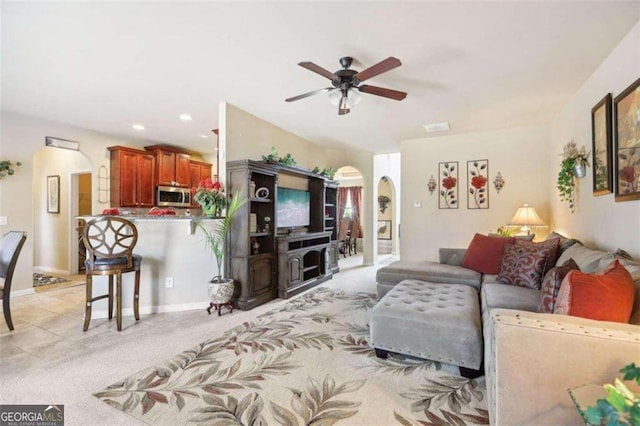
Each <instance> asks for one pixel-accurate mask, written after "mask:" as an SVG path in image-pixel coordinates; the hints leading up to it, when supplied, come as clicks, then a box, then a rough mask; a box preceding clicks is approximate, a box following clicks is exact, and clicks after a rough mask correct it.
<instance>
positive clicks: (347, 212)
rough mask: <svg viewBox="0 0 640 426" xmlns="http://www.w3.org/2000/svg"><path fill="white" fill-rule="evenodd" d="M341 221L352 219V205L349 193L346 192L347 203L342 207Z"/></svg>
mask: <svg viewBox="0 0 640 426" xmlns="http://www.w3.org/2000/svg"><path fill="white" fill-rule="evenodd" d="M342 218H343V219H353V204H352V203H351V192H347V202H346V203H345V206H344V214H343V215H342Z"/></svg>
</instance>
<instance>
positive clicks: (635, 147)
mask: <svg viewBox="0 0 640 426" xmlns="http://www.w3.org/2000/svg"><path fill="white" fill-rule="evenodd" d="M613 116H614V120H613V121H614V122H615V125H616V126H615V127H616V133H615V140H614V141H615V149H614V155H615V161H616V169H615V170H616V185H615V188H616V201H631V200H640V78H639V79H637V80H636V81H634V82H633V84H631V86H629V87H628V88H626V89H625V90H624V92H622V93H620V94H619V95H618V96H616V98H615V99H614V100H613Z"/></svg>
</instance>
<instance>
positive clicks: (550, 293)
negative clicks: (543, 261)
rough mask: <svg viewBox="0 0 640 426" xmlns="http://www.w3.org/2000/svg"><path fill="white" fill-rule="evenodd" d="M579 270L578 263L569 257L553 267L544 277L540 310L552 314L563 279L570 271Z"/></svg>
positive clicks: (539, 303) (539, 304)
mask: <svg viewBox="0 0 640 426" xmlns="http://www.w3.org/2000/svg"><path fill="white" fill-rule="evenodd" d="M573 270H576V271H579V270H580V268H579V267H578V264H577V263H576V262H575V261H574V260H573V259H569V260H567V261H566V262H564V263H563V264H562V265H560V266H556V267H555V268H551V269H550V270H549V272H547V274H546V275H545V276H544V278H543V279H542V286H541V288H540V301H539V302H538V312H541V313H543V314H552V313H553V309H554V307H555V305H556V299H557V298H558V291H560V285H561V284H562V280H563V279H564V277H566V276H567V274H568V273H569V271H573Z"/></svg>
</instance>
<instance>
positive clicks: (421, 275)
mask: <svg viewBox="0 0 640 426" xmlns="http://www.w3.org/2000/svg"><path fill="white" fill-rule="evenodd" d="M480 278H481V275H480V273H479V272H476V271H473V270H471V269H467V268H463V267H462V266H454V265H443V264H441V263H438V262H431V261H422V262H409V261H403V260H398V261H397V262H393V263H391V264H390V265H387V266H384V267H382V268H380V269H378V271H377V273H376V281H377V282H378V283H384V284H397V283H399V282H400V281H404V280H408V279H414V280H420V281H428V282H432V283H445V284H466V285H470V286H472V287H474V288H476V289H479V288H480Z"/></svg>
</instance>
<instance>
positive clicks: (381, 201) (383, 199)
mask: <svg viewBox="0 0 640 426" xmlns="http://www.w3.org/2000/svg"><path fill="white" fill-rule="evenodd" d="M390 202H391V198H389V197H387V196H386V195H381V196H379V197H378V205H379V206H380V213H384V212H385V210H387V204H389V203H390Z"/></svg>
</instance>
